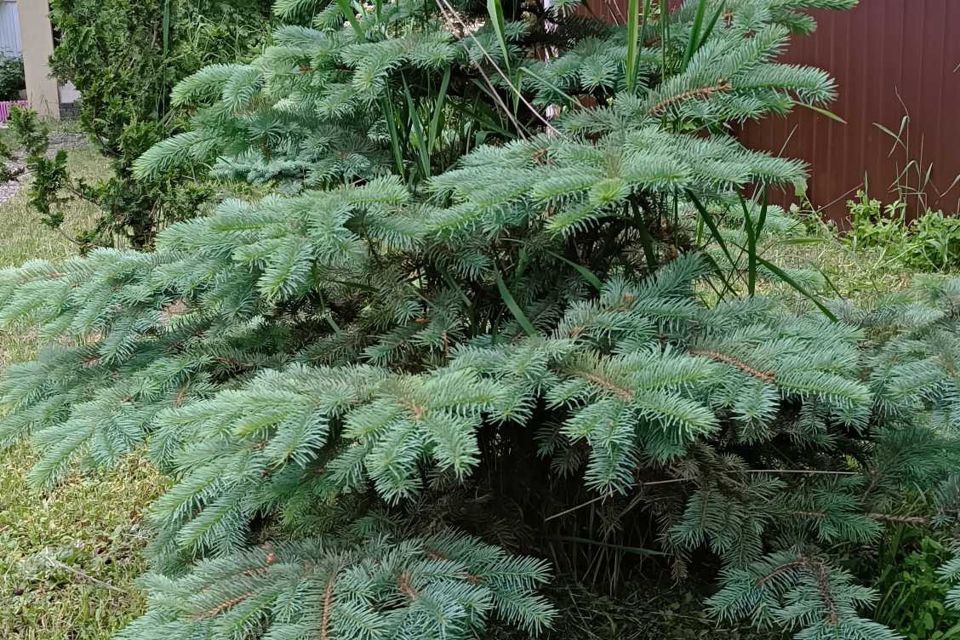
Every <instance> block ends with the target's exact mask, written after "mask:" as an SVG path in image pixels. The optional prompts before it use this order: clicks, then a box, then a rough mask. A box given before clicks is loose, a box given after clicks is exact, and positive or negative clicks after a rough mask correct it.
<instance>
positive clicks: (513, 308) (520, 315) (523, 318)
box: [497, 273, 540, 336]
mask: <svg viewBox="0 0 960 640" xmlns="http://www.w3.org/2000/svg"><path fill="white" fill-rule="evenodd" d="M497 289H498V290H499V291H500V297H501V298H503V302H504V304H506V305H507V308H508V309H510V313H512V314H513V317H514V318H516V319H517V322H519V323H520V326H521V327H523V330H524V331H526V332H527V334H529V335H531V336H537V335H540V334H539V332H538V331H537V329H536V327H534V326H533V323H532V322H530V320H529V318H527V315H526V314H525V313H524V312H523V309H521V308H520V305H519V304H517V301H516V300H515V299H514V297H513V294H512V293H510V289H508V288H507V283H506V282H504V281H503V276H502V275H500V274H499V273H498V274H497Z"/></svg>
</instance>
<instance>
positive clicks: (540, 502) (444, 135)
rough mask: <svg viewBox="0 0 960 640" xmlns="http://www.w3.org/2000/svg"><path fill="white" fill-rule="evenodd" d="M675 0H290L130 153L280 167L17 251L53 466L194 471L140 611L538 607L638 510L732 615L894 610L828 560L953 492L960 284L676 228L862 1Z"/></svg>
mask: <svg viewBox="0 0 960 640" xmlns="http://www.w3.org/2000/svg"><path fill="white" fill-rule="evenodd" d="M666 4H667V3H665V2H664V3H660V2H645V3H644V6H643V7H642V11H641V12H638V13H637V14H636V15H634V16H632V19H628V24H627V25H624V26H619V27H618V26H609V25H605V24H602V23H598V22H596V21H593V20H590V19H586V18H584V17H582V15H581V14H580V13H578V12H577V11H576V8H577V6H576V2H571V1H570V0H564V1H563V2H559V1H558V2H554V3H552V4H551V5H550V6H549V7H546V6H541V5H537V4H531V3H524V4H522V5H521V4H517V5H511V4H508V3H503V2H500V0H490V2H488V3H487V4H486V5H480V4H476V3H467V2H462V1H460V0H436V2H435V1H434V0H427V1H425V0H395V1H394V2H381V1H375V2H374V3H373V4H372V5H365V4H364V5H361V4H351V3H348V2H336V3H332V4H326V3H325V2H321V1H320V0H283V1H280V2H278V3H277V5H276V12H277V14H278V15H279V16H280V18H282V19H283V20H284V21H286V22H287V23H288V26H285V27H282V28H281V29H280V30H279V31H278V32H277V33H276V35H275V37H274V44H273V46H271V47H270V48H268V49H267V50H266V51H265V52H264V54H263V55H262V56H261V57H259V58H257V59H256V60H254V61H253V62H252V63H250V64H231V65H216V66H212V67H208V68H205V69H204V70H202V71H200V72H199V73H197V74H196V75H194V76H192V77H191V78H189V79H187V80H185V81H184V82H182V83H181V84H180V85H179V86H178V87H177V89H176V90H175V91H174V94H173V100H174V101H175V102H176V103H177V104H178V105H180V106H183V107H184V108H191V109H193V121H192V128H191V130H190V131H188V132H186V133H183V134H180V135H178V136H175V137H174V138H171V139H169V140H167V141H165V142H162V143H160V144H158V145H157V146H155V147H154V148H153V149H151V150H150V151H149V152H148V153H147V154H145V155H144V156H143V157H142V158H141V159H140V160H139V161H138V163H137V171H138V172H139V173H140V174H141V175H143V176H152V175H156V174H158V173H163V172H167V171H169V170H171V169H173V168H176V167H178V166H181V165H182V164H183V163H187V164H194V163H197V162H207V163H210V165H211V166H212V171H213V172H215V173H216V174H218V175H220V176H223V177H232V178H234V179H239V180H245V181H250V182H256V183H262V184H264V185H266V187H265V188H269V189H271V190H273V191H274V192H275V193H273V194H272V195H270V196H268V197H266V198H264V199H262V200H260V201H257V202H240V201H228V202H224V203H223V204H222V205H221V206H220V208H219V209H218V211H217V212H216V213H215V214H213V215H210V216H205V217H200V218H196V219H194V220H190V221H187V222H183V223H179V224H176V225H174V226H172V227H170V228H169V229H167V230H165V231H164V232H163V233H161V234H160V236H159V237H158V239H157V243H156V245H157V246H156V251H155V252H152V253H138V252H132V251H117V250H106V249H104V250H98V251H95V252H93V253H92V254H91V255H89V256H87V257H84V258H77V259H74V260H69V261H67V262H65V263H62V264H52V263H48V262H41V261H37V262H32V263H28V264H26V265H24V266H23V267H21V268H17V269H8V270H6V271H3V272H2V274H0V321H2V322H3V323H4V324H6V325H8V326H16V325H21V324H27V325H30V326H33V327H35V328H36V331H38V332H39V334H40V335H42V336H43V337H45V338H47V340H48V346H47V347H46V348H45V349H44V350H43V351H42V353H41V354H40V355H39V357H38V358H37V359H36V360H35V361H33V362H29V363H26V364H22V365H18V366H14V367H12V368H11V369H10V370H9V371H8V373H7V376H6V379H5V381H4V383H3V386H2V394H3V395H2V398H3V404H4V405H5V407H6V409H7V415H6V417H5V418H4V421H3V423H2V426H0V437H2V438H3V439H4V440H6V441H13V440H16V439H19V438H23V437H26V436H31V437H32V438H33V440H34V442H36V443H37V444H38V446H39V448H40V450H41V451H42V452H43V454H44V455H43V458H42V460H41V461H40V463H39V464H38V466H37V467H36V469H35V470H34V472H33V476H34V480H35V481H36V483H37V484H38V485H41V486H49V485H50V484H51V483H55V482H57V481H58V480H59V479H60V478H62V477H63V475H64V474H65V473H67V472H68V471H69V470H70V469H71V468H73V467H75V466H76V465H77V464H79V465H89V464H93V465H101V464H109V463H111V462H113V461H115V460H117V459H118V458H120V457H122V456H124V455H126V454H128V453H129V452H131V451H133V450H134V449H136V448H138V447H140V446H147V447H148V448H149V451H150V452H151V455H152V458H153V460H154V461H155V462H156V464H158V465H159V466H160V467H161V468H162V469H164V470H165V471H167V472H169V473H170V475H171V476H172V478H173V484H172V487H171V488H170V490H169V491H168V492H167V494H166V495H164V496H163V497H162V498H161V499H160V500H159V501H158V502H157V503H156V505H155V506H154V508H153V512H152V523H153V526H154V530H155V536H156V537H155V541H154V544H153V547H152V554H153V558H154V573H152V574H151V575H150V576H147V577H146V578H145V579H144V584H145V586H146V588H147V589H148V591H149V594H150V607H149V611H148V612H147V613H146V615H145V616H144V617H143V618H142V619H141V620H139V621H137V622H136V623H134V624H133V625H132V626H131V627H130V628H129V629H127V630H126V631H125V632H124V633H123V637H124V638H127V639H129V640H172V639H174V638H177V639H179V638H198V639H199V638H264V639H270V640H280V639H294V638H321V639H323V640H359V639H367V638H391V639H392V638H474V637H482V636H483V635H484V634H485V633H488V632H491V630H492V629H493V628H495V627H500V626H503V625H506V626H510V627H514V628H516V629H519V630H521V631H522V632H526V633H530V634H537V633H541V632H544V631H545V630H546V629H548V628H550V626H551V624H552V622H553V621H554V620H556V618H557V616H558V615H562V613H563V612H557V611H555V610H554V609H553V608H552V607H551V605H550V603H549V600H548V598H547V597H546V596H545V595H544V593H543V592H542V589H541V588H542V587H543V585H544V584H545V583H547V582H548V581H549V580H550V579H551V575H552V574H555V573H562V574H563V575H564V576H567V577H569V576H573V577H574V578H575V579H576V578H580V577H583V579H586V573H587V572H584V571H583V567H582V564H581V562H580V561H579V560H578V556H579V555H581V554H582V551H578V550H576V549H573V550H572V551H571V545H574V544H577V542H576V541H578V540H579V541H583V540H587V542H588V543H589V542H591V540H590V537H591V536H594V538H595V539H594V540H593V542H594V543H596V544H599V545H601V546H607V547H609V548H610V549H612V550H614V551H613V552H611V553H610V554H609V555H604V556H603V557H601V558H600V559H598V560H596V562H594V563H592V565H593V571H594V572H596V571H597V570H598V569H597V567H598V566H599V567H600V568H601V569H602V568H604V567H606V568H611V569H612V567H613V566H614V563H621V564H622V563H623V562H626V560H625V559H624V556H623V554H619V553H618V552H617V551H616V550H617V549H619V550H623V549H629V548H640V547H651V546H656V551H655V554H656V556H657V558H661V559H662V561H660V564H658V565H657V568H656V569H655V570H657V571H667V570H672V571H673V572H674V575H676V576H678V577H684V576H689V577H701V578H702V577H707V578H711V579H712V578H717V577H719V587H720V588H719V590H718V591H717V593H716V595H715V596H714V597H713V598H712V599H711V600H710V602H709V606H710V608H711V610H712V611H714V613H715V614H716V615H718V616H719V617H721V618H733V619H747V620H750V621H752V622H754V623H756V624H758V625H763V626H773V627H778V628H783V629H789V630H792V631H795V632H796V633H797V637H798V638H802V639H813V638H849V639H851V640H853V639H870V640H886V639H890V638H895V637H896V635H895V634H894V633H893V632H892V631H891V630H889V629H886V628H884V627H882V626H880V625H878V624H876V623H874V622H871V621H870V620H869V619H868V614H869V607H870V604H871V602H872V601H873V598H874V594H873V593H872V592H871V591H870V590H869V589H868V588H866V587H864V586H862V585H860V584H859V583H858V580H857V578H856V576H854V575H853V574H851V573H850V572H848V571H847V570H845V569H844V567H843V563H842V561H843V559H844V557H845V554H846V553H847V552H849V551H850V550H853V549H857V550H862V549H866V548H869V545H870V544H871V543H872V542H874V541H875V540H876V539H877V537H878V536H879V535H880V534H881V532H882V530H883V527H884V526H885V525H886V524H887V523H890V522H898V521H916V520H923V521H924V522H930V523H932V524H935V525H938V526H950V523H951V517H952V516H951V514H955V512H956V504H957V502H956V498H957V497H958V495H957V494H958V492H957V490H956V488H957V487H960V483H958V482H957V481H956V480H955V479H954V478H953V476H952V474H953V470H954V469H956V468H957V463H958V461H960V448H958V445H957V442H956V435H955V434H956V430H957V427H958V426H960V425H958V424H957V421H958V420H960V404H958V403H960V393H958V390H957V382H956V370H955V367H954V363H955V362H956V358H957V353H958V349H960V343H958V342H957V338H956V328H957V326H956V325H957V322H958V320H960V316H958V315H957V311H956V310H957V309H958V308H960V305H958V304H957V303H958V302H960V285H958V284H956V283H948V284H928V285H926V286H924V287H922V288H920V289H918V290H917V291H916V292H915V293H914V294H912V295H911V296H908V297H902V298H897V299H892V300H890V301H889V302H887V303H885V304H884V305H883V306H882V307H881V308H880V309H879V310H876V311H869V312H868V311H860V310H857V309H854V308H852V307H848V306H845V305H841V304H837V305H833V306H832V307H831V308H830V309H829V310H827V311H828V313H829V316H828V315H827V314H824V313H821V311H820V310H814V311H813V312H811V313H808V314H801V315H796V314H794V313H790V312H788V311H786V310H785V309H784V308H783V307H782V306H781V305H780V304H778V303H777V302H776V301H774V300H768V299H763V298H759V297H748V298H743V299H741V298H738V297H736V296H735V295H733V294H732V293H731V290H732V289H735V288H736V283H735V282H734V280H736V279H737V278H739V277H740V276H741V273H740V272H739V270H738V269H734V268H727V267H725V266H724V265H723V264H721V261H719V260H718V259H717V257H716V256H718V255H723V254H727V255H728V256H729V255H730V253H731V252H733V251H738V250H739V247H737V246H728V244H727V243H724V244H723V245H722V249H723V251H722V252H719V253H718V252H716V251H710V252H706V253H701V252H699V251H698V249H699V248H701V247H698V246H696V241H695V240H694V239H692V238H691V236H690V235H689V234H688V233H687V232H686V231H685V230H686V229H688V228H689V227H690V224H689V223H690V222H691V216H700V218H699V219H700V221H701V222H702V223H703V224H704V225H706V226H707V227H709V228H710V229H715V228H716V225H715V222H714V218H713V215H712V214H711V212H724V213H725V215H727V216H729V215H738V216H740V221H741V223H742V225H743V226H744V227H745V228H746V229H747V231H748V235H750V234H754V233H755V232H757V231H758V230H760V229H762V227H763V225H764V219H765V217H766V214H767V207H766V206H765V205H763V204H762V202H761V200H762V199H759V198H758V199H757V201H755V202H754V201H751V200H750V199H742V198H738V196H740V195H742V194H744V192H745V191H746V190H747V187H748V186H749V185H754V186H756V185H759V186H761V187H763V186H767V185H776V184H791V183H797V182H801V181H803V180H804V178H805V167H804V166H803V165H802V164H801V163H799V162H796V161H793V160H789V159H782V158H778V157H773V156H771V155H768V154H764V153H760V152H756V151H751V150H748V149H745V148H744V147H742V146H741V145H740V144H739V143H738V142H737V141H736V139H735V138H733V137H732V136H731V134H730V129H729V124H730V123H731V122H738V121H743V120H747V119H752V118H758V117H761V116H763V115H766V114H780V113H784V112H786V111H788V110H790V109H791V108H792V107H793V106H794V105H795V104H797V103H802V104H808V105H814V106H815V105H819V104H823V103H826V102H828V101H829V100H830V99H831V98H832V97H833V95H834V86H833V83H832V81H831V80H830V78H829V77H828V76H827V75H826V74H825V73H823V72H822V71H820V70H817V69H811V68H805V67H797V66H791V65H783V64H778V63H777V62H776V58H777V56H778V55H779V54H780V53H781V52H782V51H783V49H784V47H785V46H786V45H787V42H788V38H789V36H790V34H791V33H803V32H806V31H809V30H811V29H812V28H813V27H814V25H813V23H812V21H811V20H810V18H809V16H807V15H806V14H805V13H804V12H805V10H807V9H811V8H820V9H842V8H846V7H849V6H851V5H852V4H853V2H852V1H851V0H739V1H738V2H735V3H734V2H725V1H723V0H688V1H687V2H685V3H684V4H683V5H682V6H681V7H680V8H678V9H676V10H675V11H672V12H671V11H669V10H668V9H667V7H666ZM715 237H716V238H717V239H718V242H721V243H723V242H724V240H723V236H720V235H719V234H718V235H717V236H715ZM730 257H731V262H732V263H733V264H734V265H737V264H739V263H738V261H737V260H736V259H734V258H733V257H732V256H730ZM751 263H753V261H751ZM774 269H775V268H774ZM750 271H751V275H750V276H749V277H750V278H751V279H752V278H753V276H754V275H755V274H754V273H753V272H754V269H753V268H752V267H751V269H750ZM774 273H775V271H774ZM751 282H752V280H751ZM711 287H712V288H713V289H711ZM751 290H752V285H751ZM712 291H716V293H713V292H712ZM708 294H709V295H708ZM718 297H719V298H720V301H719V302H717V301H716V300H717V298H718ZM708 301H710V304H708ZM825 310H826V308H825ZM831 316H832V317H836V318H837V320H833V319H832V318H831ZM908 495H909V496H910V499H909V500H908V499H906V496H908ZM905 505H907V506H905ZM588 511H590V512H591V513H593V514H600V515H602V516H603V517H604V519H606V520H607V522H609V523H611V524H609V525H608V526H606V528H604V529H603V530H602V531H598V530H596V529H593V528H591V527H592V526H593V525H591V524H589V523H588V518H586V517H585V514H586V513H587V512H588ZM613 514H615V515H613ZM597 562H599V563H600V564H599V565H598V564H596V563H597ZM621 564H618V565H617V566H621ZM646 570H649V567H648V568H647V569H646ZM613 573H614V572H613V571H611V574H613Z"/></svg>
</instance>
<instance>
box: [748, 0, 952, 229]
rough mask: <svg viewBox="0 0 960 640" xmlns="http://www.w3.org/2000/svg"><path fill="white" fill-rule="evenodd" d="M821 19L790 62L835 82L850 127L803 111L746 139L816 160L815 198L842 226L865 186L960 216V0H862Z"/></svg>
mask: <svg viewBox="0 0 960 640" xmlns="http://www.w3.org/2000/svg"><path fill="white" fill-rule="evenodd" d="M816 17H817V18H818V22H819V25H820V26H819V29H818V30H817V32H816V33H814V34H813V35H811V36H808V37H805V38H796V39H795V40H794V42H793V44H792V46H791V48H790V51H789V52H788V54H787V56H786V58H785V60H786V61H788V62H794V63H801V64H811V65H816V66H819V67H822V68H824V69H826V70H827V71H829V72H830V73H831V74H832V75H833V76H834V77H835V78H836V80H837V85H838V88H839V99H838V100H837V102H836V103H834V104H833V105H832V106H831V107H830V109H831V111H833V112H834V113H836V114H837V115H839V116H841V117H842V118H843V119H844V120H846V122H847V124H840V123H837V122H834V121H832V120H830V119H828V118H825V117H823V116H820V115H817V114H815V113H813V112H812V111H807V110H804V109H800V110H798V112H797V113H794V114H792V115H791V116H790V117H788V118H785V119H784V118H775V119H767V120H765V121H763V122H760V123H757V124H751V125H748V126H747V127H746V128H745V130H744V131H743V135H742V139H743V141H744V142H745V143H746V144H747V145H749V146H752V147H759V148H764V149H769V150H771V151H774V152H780V150H781V149H782V150H783V153H784V155H787V156H791V157H797V158H803V159H804V160H806V161H807V162H809V163H810V164H811V178H810V190H809V192H808V195H809V197H810V199H811V201H812V202H813V203H814V204H815V205H817V206H820V207H825V208H826V210H827V213H828V215H830V216H831V217H832V218H834V219H841V218H842V217H843V216H844V214H845V209H844V203H845V201H846V200H847V199H848V198H850V197H852V196H853V195H854V194H855V192H856V190H857V189H858V188H862V187H863V185H864V182H865V181H866V184H867V186H868V187H869V191H870V193H871V195H872V196H873V197H876V198H879V199H881V200H885V201H889V200H892V199H894V198H896V197H897V196H896V194H895V193H893V192H891V189H892V188H893V187H895V185H897V184H899V185H900V187H901V192H904V191H905V192H916V191H923V193H924V194H925V195H924V197H922V198H921V197H918V196H911V197H910V198H909V200H910V205H911V206H912V207H913V208H914V210H915V209H916V208H917V206H929V207H932V208H934V209H941V208H942V209H943V210H944V212H949V213H954V212H957V211H960V184H958V183H957V182H955V180H956V179H957V176H958V175H960V117H958V115H960V70H958V68H957V67H958V65H960V0H860V5H859V6H858V7H857V8H856V9H853V10H851V11H846V12H818V13H817V14H816ZM905 118H906V120H905ZM880 127H884V128H885V129H886V130H887V131H888V132H889V133H888V132H885V131H884V130H883V129H881V128H880ZM891 134H896V135H897V136H898V137H899V138H900V140H901V142H900V143H898V142H897V140H896V139H895V138H894V136H893V135H891ZM785 142H786V144H784V143H785Z"/></svg>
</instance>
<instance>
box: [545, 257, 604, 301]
mask: <svg viewBox="0 0 960 640" xmlns="http://www.w3.org/2000/svg"><path fill="white" fill-rule="evenodd" d="M546 253H547V255H549V256H552V257H554V258H556V259H557V260H559V261H561V262H564V263H566V264H568V265H570V266H571V267H573V268H574V269H576V270H577V273H579V274H580V275H581V276H583V279H584V280H586V281H587V282H589V283H590V286H592V287H593V288H594V289H596V290H597V291H601V290H602V289H603V282H601V281H600V278H598V277H597V275H596V274H595V273H594V272H593V271H590V269H587V268H586V267H585V266H583V265H582V264H577V263H576V262H574V261H573V260H568V259H566V258H564V257H563V256H562V255H560V254H559V253H554V252H553V251H547V252H546Z"/></svg>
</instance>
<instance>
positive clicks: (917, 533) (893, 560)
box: [876, 526, 960, 640]
mask: <svg viewBox="0 0 960 640" xmlns="http://www.w3.org/2000/svg"><path fill="white" fill-rule="evenodd" d="M952 557H953V553H952V550H951V549H950V547H949V546H948V545H947V544H944V542H943V541H942V540H941V539H940V538H938V537H937V536H935V535H933V534H932V532H930V531H927V530H924V529H919V528H916V527H911V526H900V527H894V528H891V530H890V531H889V535H888V536H887V538H886V540H885V542H884V544H883V545H882V547H881V550H880V555H879V558H878V563H877V564H878V566H879V568H880V575H879V577H878V579H877V581H876V588H877V590H878V592H879V593H880V599H879V601H878V604H877V610H876V618H877V620H878V621H880V622H882V623H884V624H886V625H888V626H890V627H891V628H893V629H896V630H898V631H899V632H900V633H902V634H903V636H904V638H905V639H906V640H951V639H956V638H960V612H958V611H957V610H956V609H952V608H948V607H946V606H945V604H944V603H945V600H946V596H947V592H948V586H947V585H946V584H945V583H944V581H943V578H942V576H941V571H940V569H941V567H943V566H944V565H945V563H947V562H948V561H949V560H950V559H951V558H952Z"/></svg>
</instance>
